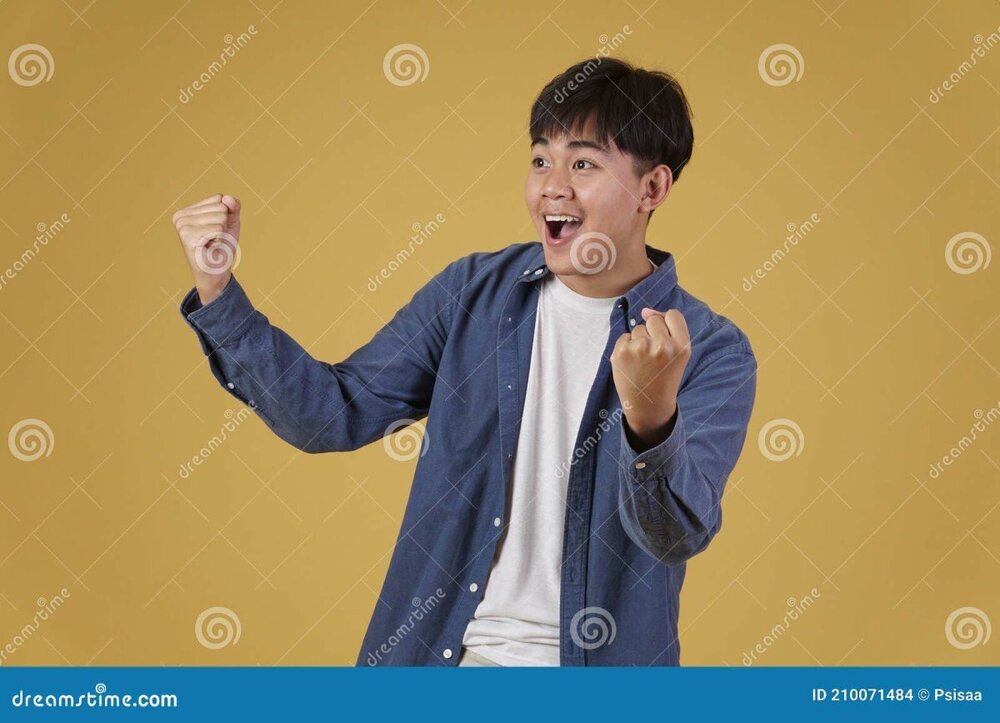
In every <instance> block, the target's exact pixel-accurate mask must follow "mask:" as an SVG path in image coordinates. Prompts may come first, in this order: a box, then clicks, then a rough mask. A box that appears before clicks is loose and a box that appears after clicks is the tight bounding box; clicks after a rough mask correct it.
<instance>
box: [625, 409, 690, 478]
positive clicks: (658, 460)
mask: <svg viewBox="0 0 1000 723" xmlns="http://www.w3.org/2000/svg"><path fill="white" fill-rule="evenodd" d="M676 415H677V416H676V418H675V419H674V426H673V429H671V430H670V434H669V435H667V438H666V439H664V440H663V441H662V442H660V443H659V444H658V445H656V446H655V447H650V448H649V449H647V450H645V451H643V452H638V451H636V449H635V447H633V446H632V445H631V444H630V443H629V440H628V435H627V434H626V433H625V425H626V424H627V421H626V418H625V417H622V424H621V428H622V429H621V442H622V464H623V465H624V466H625V468H626V469H627V470H628V472H629V478H630V479H631V480H632V481H633V482H635V483H636V484H640V485H645V484H647V483H648V482H649V481H650V480H651V479H656V478H661V477H664V476H666V477H667V478H668V479H670V478H671V477H672V476H673V475H672V474H671V473H672V472H673V471H674V470H675V469H679V468H680V466H681V465H682V464H683V460H682V456H683V454H684V452H683V447H684V442H685V441H686V440H687V437H686V435H685V433H684V415H683V413H682V412H681V408H680V405H677V410H676Z"/></svg>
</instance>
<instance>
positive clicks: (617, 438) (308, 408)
mask: <svg viewBox="0 0 1000 723" xmlns="http://www.w3.org/2000/svg"><path fill="white" fill-rule="evenodd" d="M530 134H531V156H530V158H531V162H530V167H529V169H528V177H527V183H526V184H525V202H526V204H527V207H528V212H529V213H530V215H531V217H532V220H533V221H534V223H535V226H536V229H537V230H538V234H539V237H540V238H541V239H542V240H541V241H540V242H537V241H536V242H528V243H515V244H513V245H510V246H507V247H506V248H503V249H501V250H499V251H493V252H475V253H471V254H469V255H467V256H464V257H462V258H460V259H458V260H456V261H454V262H452V263H450V264H448V265H447V266H446V267H445V268H444V269H443V270H442V271H440V272H439V273H437V275H436V276H434V278H433V279H431V280H430V281H429V282H428V283H427V284H426V285H424V286H423V287H422V288H420V289H419V290H418V291H417V292H416V293H415V294H414V296H413V298H412V299H411V300H410V301H409V303H407V304H406V305H405V306H404V307H403V308H402V309H400V310H399V311H398V312H397V313H396V315H395V316H394V317H393V319H392V320H391V321H390V322H389V323H388V324H386V325H385V327H383V328H382V329H380V330H379V331H378V332H376V333H375V334H374V336H373V337H372V338H371V340H370V341H368V342H367V343H366V344H365V345H364V346H362V347H361V348H360V349H358V350H357V351H355V352H354V353H352V354H351V355H350V356H349V357H347V359H345V360H344V361H341V362H339V363H335V364H331V363H326V362H322V361H318V360H316V359H314V358H313V357H312V356H311V355H310V354H309V353H308V352H306V351H305V350H304V349H303V348H302V347H301V346H300V345H299V344H298V343H296V342H295V341H294V340H293V339H292V338H291V337H289V336H288V335H287V334H286V333H285V332H284V331H282V330H281V329H279V328H278V327H276V326H274V325H272V324H271V323H270V322H269V321H268V319H267V317H265V316H264V315H263V314H262V313H261V312H259V311H257V310H256V309H255V308H254V307H253V305H252V304H251V302H250V300H249V299H248V298H247V295H246V294H245V293H244V290H243V288H242V287H241V286H240V284H239V283H238V282H237V280H236V279H235V278H234V277H233V276H232V273H231V271H230V269H229V266H230V265H231V264H229V263H228V261H229V260H230V259H231V257H232V252H233V248H234V246H233V244H234V242H235V240H236V239H237V238H238V235H239V211H240V203H239V201H238V200H237V199H235V198H233V197H232V196H223V195H220V194H217V195H214V196H211V197H209V198H206V199H204V200H203V201H200V202H199V203H197V204H194V205H193V206H190V207H187V208H185V209H182V210H180V211H178V212H177V214H175V216H174V224H175V227H176V229H177V231H178V234H179V235H180V237H181V240H182V242H183V247H184V250H185V253H186V257H187V259H188V262H189V264H190V266H191V270H192V272H193V274H194V278H195V288H193V289H191V291H190V292H189V293H188V294H187V296H186V297H185V298H184V300H183V302H182V304H181V313H182V315H183V317H184V318H185V319H186V321H187V322H188V324H190V326H191V327H192V328H193V329H194V330H195V332H196V333H197V335H198V338H199V340H200V342H201V346H202V350H203V352H204V353H205V354H206V355H207V356H208V360H209V365H210V368H211V371H212V373H213V374H214V375H215V377H216V378H217V379H218V380H219V382H220V383H221V384H223V385H224V386H225V387H226V388H227V389H228V390H229V392H230V394H232V395H233V396H234V397H236V398H237V399H239V400H241V401H242V402H244V403H246V404H248V405H249V406H250V407H251V408H253V409H254V410H256V412H257V413H258V415H259V416H260V417H261V418H262V419H263V420H264V422H265V423H266V424H267V425H268V426H269V427H270V428H271V429H272V430H273V431H274V432H275V434H277V435H278V436H279V437H281V438H282V439H284V440H286V441H287V442H289V443H290V444H292V445H294V446H295V447H297V448H299V449H301V450H303V451H306V452H310V453H318V452H330V451H346V450H353V449H357V448H359V447H361V446H363V445H365V444H368V443H370V442H372V441H375V440H378V439H380V438H381V437H383V436H384V435H386V434H387V433H389V432H391V431H394V430H395V429H398V428H399V427H400V426H401V424H400V422H401V421H402V425H406V424H409V423H412V422H413V421H416V420H419V419H421V418H423V417H425V416H426V417H427V422H426V431H425V435H424V439H423V448H422V451H421V455H420V458H419V461H418V463H417V468H416V473H415V476H414V479H413V485H412V489H411V492H410V497H409V501H408V503H407V507H406V513H405V516H404V519H403V523H402V528H401V530H400V534H399V537H398V539H397V541H396V547H395V551H394V553H393V556H392V559H391V561H390V564H389V570H388V575H387V577H386V580H385V584H384V586H383V588H382V591H381V594H380V596H379V599H378V602H377V603H376V606H375V612H374V615H373V617H372V620H371V623H370V624H369V627H368V632H367V634H366V635H365V639H364V642H363V643H362V648H361V651H360V653H359V655H358V660H357V664H358V665H456V664H461V665H679V664H680V646H679V644H678V640H677V620H678V611H679V596H680V590H681V585H682V583H683V580H684V573H685V569H686V568H685V563H686V560H688V559H689V558H691V557H692V556H694V555H696V554H697V553H699V552H701V551H702V550H704V549H705V548H706V547H707V546H708V544H709V542H710V541H711V539H712V538H713V537H714V536H715V534H716V533H717V532H718V530H719V527H720V525H721V522H722V511H721V506H720V502H721V499H722V494H723V489H724V487H725V484H726V480H727V478H728V476H729V474H730V472H731V471H732V468H733V466H734V465H735V463H736V460H737V458H738V457H739V454H740V451H741V449H742V447H743V442H744V440H745V437H746V430H747V423H748V420H749V418H750V412H751V408H752V406H753V402H754V397H755V392H756V370H757V364H756V360H755V357H754V354H753V350H752V349H751V346H750V343H749V340H748V339H747V337H746V335H745V334H744V333H743V332H742V331H741V330H740V329H738V328H737V327H736V326H735V325H734V324H733V323H732V322H731V321H729V320H728V319H726V318H725V317H724V316H721V315H719V314H716V313H714V312H713V311H712V310H711V309H710V308H709V307H708V306H707V305H706V304H705V303H704V302H702V301H700V300H698V299H697V298H695V297H694V296H692V295H691V294H690V293H688V292H687V291H685V290H684V289H682V288H681V287H680V286H679V285H678V282H677V272H676V268H675V265H674V258H673V256H672V255H671V254H670V253H668V252H665V251H661V250H659V249H656V248H653V247H651V246H648V245H647V244H646V243H645V236H646V225H647V223H648V221H649V217H650V215H651V214H652V213H653V211H654V209H656V208H657V207H659V206H660V204H662V203H663V202H664V201H665V200H666V198H667V195H668V194H669V192H670V188H671V185H672V184H673V182H674V181H676V180H677V179H678V178H679V176H680V173H681V170H682V169H683V167H684V166H685V164H686V163H687V161H688V159H689V158H690V156H691V150H692V144H693V132H692V128H691V120H690V113H689V109H688V105H687V101H686V99H685V97H684V94H683V92H682V91H681V89H680V87H679V86H678V85H677V83H676V82H675V81H674V80H673V79H672V78H670V77H669V76H667V75H665V74H663V73H658V72H650V71H646V70H642V69H637V68H633V67H632V66H630V65H628V64H626V63H624V62H622V61H618V60H613V59H609V58H604V59H594V60H589V61H586V62H584V63H580V64H578V65H575V66H573V67H571V68H569V69H568V70H566V71H565V72H564V73H562V74H561V75H559V76H557V77H556V78H554V79H553V80H552V81H551V82H550V83H549V84H548V85H547V86H546V87H545V88H544V89H543V90H542V92H541V94H540V95H539V96H538V99H537V100H536V101H535V103H534V106H533V107H532V110H531V119H530ZM220 237H221V240H220ZM214 254H221V256H222V263H221V264H215V263H213V262H212V261H210V259H211V257H212V256H213V255H214Z"/></svg>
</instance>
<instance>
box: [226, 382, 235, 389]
mask: <svg viewBox="0 0 1000 723" xmlns="http://www.w3.org/2000/svg"><path fill="white" fill-rule="evenodd" d="M226 386H227V387H229V388H230V389H233V388H234V387H235V386H236V385H235V384H233V383H232V382H226Z"/></svg>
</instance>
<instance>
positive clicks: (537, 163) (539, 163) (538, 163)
mask: <svg viewBox="0 0 1000 723" xmlns="http://www.w3.org/2000/svg"><path fill="white" fill-rule="evenodd" d="M546 163H547V161H546V160H545V159H544V158H542V157H541V156H535V157H534V158H532V159H531V165H532V166H534V167H535V168H545V164H546Z"/></svg>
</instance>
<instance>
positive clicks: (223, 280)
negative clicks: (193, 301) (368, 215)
mask: <svg viewBox="0 0 1000 723" xmlns="http://www.w3.org/2000/svg"><path fill="white" fill-rule="evenodd" d="M230 278H232V274H231V273H229V272H227V273H226V274H223V275H221V276H213V277H211V278H210V279H196V280H195V290H196V291H197V292H198V299H199V300H200V301H201V305H202V306H206V305H207V304H209V303H211V302H212V301H214V300H215V299H216V298H217V297H218V296H219V294H221V293H222V292H223V290H224V289H225V288H226V286H227V285H228V284H229V280H230Z"/></svg>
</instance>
